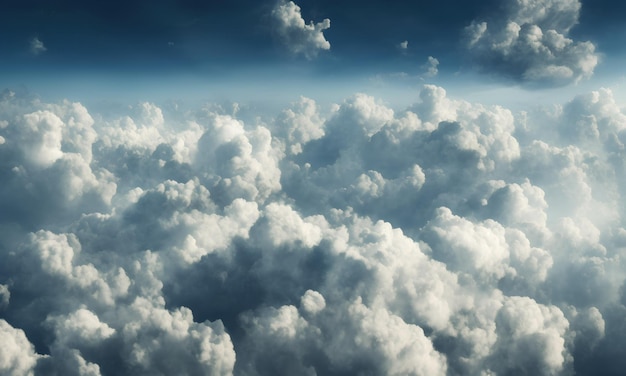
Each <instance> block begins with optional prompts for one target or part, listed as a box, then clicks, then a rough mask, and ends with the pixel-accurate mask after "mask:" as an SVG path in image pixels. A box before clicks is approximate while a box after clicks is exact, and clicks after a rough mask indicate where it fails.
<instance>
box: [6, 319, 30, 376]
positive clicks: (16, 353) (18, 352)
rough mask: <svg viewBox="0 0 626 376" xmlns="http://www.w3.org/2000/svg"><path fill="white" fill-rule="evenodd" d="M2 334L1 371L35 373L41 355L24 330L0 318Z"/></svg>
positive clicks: (12, 373)
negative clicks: (36, 351) (37, 352)
mask: <svg viewBox="0 0 626 376" xmlns="http://www.w3.org/2000/svg"><path fill="white" fill-rule="evenodd" d="M0 336H1V337H2V346H0V372H1V373H2V374H6V375H34V374H35V373H34V368H35V364H36V363H37V359H38V358H39V357H40V355H38V354H36V353H35V348H34V346H33V345H32V344H31V343H30V342H29V341H28V338H26V335H25V334H24V331H23V330H21V329H17V328H14V327H12V326H11V325H10V324H9V323H8V322H6V321H5V320H3V319H0Z"/></svg>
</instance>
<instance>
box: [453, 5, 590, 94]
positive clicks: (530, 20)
mask: <svg viewBox="0 0 626 376" xmlns="http://www.w3.org/2000/svg"><path fill="white" fill-rule="evenodd" d="M580 9H581V4H580V1H579V0H539V1H526V0H508V1H506V2H504V4H502V9H501V10H500V12H501V14H498V16H497V17H493V19H490V20H488V21H483V20H474V21H473V22H472V23H471V24H470V25H469V26H467V27H466V28H465V34H466V35H465V36H466V47H467V48H468V49H469V51H470V52H471V53H472V54H473V55H474V58H475V60H476V62H477V63H478V64H479V67H480V69H481V70H484V71H485V72H490V73H497V74H501V75H504V76H507V77H510V78H513V79H515V80H519V81H522V82H528V83H533V84H550V85H553V84H555V85H563V84H568V83H572V82H578V81H579V80H581V79H583V78H589V77H590V76H591V75H592V74H593V70H594V68H595V67H596V65H597V64H598V60H599V57H598V54H597V53H596V46H595V45H594V44H593V43H592V42H588V41H576V40H573V39H572V38H570V37H569V32H570V30H571V29H572V28H573V27H574V26H575V25H576V24H577V23H578V18H579V15H580Z"/></svg>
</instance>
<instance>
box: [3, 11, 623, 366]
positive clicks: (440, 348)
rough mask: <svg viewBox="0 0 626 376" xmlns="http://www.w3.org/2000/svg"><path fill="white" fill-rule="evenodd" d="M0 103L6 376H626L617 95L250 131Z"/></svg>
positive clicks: (424, 98) (373, 114)
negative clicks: (610, 369)
mask: <svg viewBox="0 0 626 376" xmlns="http://www.w3.org/2000/svg"><path fill="white" fill-rule="evenodd" d="M529 4H530V3H529ZM533 4H535V3H533ZM529 6H530V5H529ZM524 9H526V10H527V12H526V13H524V14H527V15H526V16H524V17H530V18H532V19H538V17H539V16H538V15H537V14H540V13H541V12H539V11H536V10H533V11H532V12H531V10H532V9H535V8H529V7H528V6H527V7H525V8H524ZM567 9H569V8H567ZM567 9H565V10H567ZM575 11H576V10H575V7H574V8H571V12H575ZM518 13H520V14H522V12H521V11H519V12H518ZM541 14H543V13H541ZM550 14H551V13H549V12H548V13H546V15H542V16H541V17H546V18H545V19H546V21H545V22H547V23H549V24H551V25H556V26H555V27H557V26H558V27H563V26H560V25H562V23H563V22H565V21H563V20H562V19H561V18H559V17H558V16H557V14H560V13H558V12H557V13H554V14H552V15H550ZM565 14H567V12H565ZM520 17H522V16H520ZM0 108H2V109H3V111H1V112H0V137H1V140H2V143H0V178H1V179H2V182H3V184H2V185H1V186H0V212H2V213H3V214H4V215H2V216H0V235H1V236H0V337H1V338H2V339H3V346H1V347H0V374H3V375H4V374H9V375H13V374H15V375H31V374H46V375H47V374H51V375H55V374H57V375H60V374H63V375H65V374H86V375H99V374H102V375H106V374H115V375H154V374H180V375H204V374H210V375H233V374H236V375H277V374H298V375H299V374H303V375H315V374H330V375H332V374H359V373H361V374H366V373H372V374H389V375H407V374H409V375H449V374H464V375H465V374H468V375H488V374H533V375H567V374H572V373H578V374H590V373H592V372H590V371H589V370H595V369H596V368H597V367H596V366H597V364H600V363H602V364H614V365H615V367H616V368H619V369H621V366H623V365H624V361H623V359H625V358H626V357H624V355H625V354H624V350H623V349H624V348H626V347H625V346H624V338H626V335H624V334H625V333H624V330H623V328H624V327H626V325H625V321H624V320H625V319H624V318H625V317H626V306H625V303H626V299H625V298H624V281H625V280H626V271H625V269H624V268H623V265H622V261H621V260H623V258H624V256H625V255H626V253H625V252H626V251H625V249H626V230H624V228H625V223H624V219H623V218H624V216H625V215H626V207H625V206H624V204H623V203H624V197H623V196H624V192H626V178H625V177H626V167H625V164H624V162H623V161H624V160H626V155H625V150H626V148H625V147H624V144H625V143H626V115H625V114H624V111H623V109H621V108H620V107H619V105H618V103H617V101H616V99H615V98H614V97H613V94H612V92H611V91H610V90H607V89H602V90H598V91H594V92H591V93H589V94H585V95H581V96H577V97H575V98H573V99H572V100H571V101H570V102H567V103H565V104H563V105H558V106H556V107H553V108H551V110H550V111H549V112H547V111H545V110H532V111H528V112H525V113H516V112H514V111H511V110H509V109H506V108H503V107H500V106H486V105H482V104H478V103H471V102H467V101H464V100H459V99H452V98H449V97H448V95H447V93H446V91H445V90H444V89H443V88H441V87H437V86H433V85H426V86H424V87H423V88H422V89H421V91H420V93H419V95H417V96H416V100H415V103H414V104H413V105H411V106H409V107H408V108H406V109H404V110H399V109H395V110H394V109H391V108H390V107H389V106H388V105H387V104H385V103H384V102H382V101H381V100H379V99H376V98H374V97H371V96H369V95H366V94H355V95H353V96H351V97H349V98H347V99H345V100H344V101H343V102H341V103H339V104H336V105H334V106H332V107H331V108H330V109H328V110H327V111H324V108H323V106H320V105H318V104H317V103H316V102H315V101H314V100H313V99H310V98H300V99H299V100H297V101H296V102H295V103H293V104H291V105H290V106H289V107H288V108H286V109H284V110H283V111H281V112H280V113H278V114H277V115H276V117H272V118H258V119H257V120H256V121H255V122H254V123H248V122H245V121H243V120H241V119H239V118H238V117H237V116H236V115H224V114H220V113H214V112H211V111H209V110H206V109H204V110H201V111H197V112H192V111H180V110H177V109H175V108H169V109H168V108H167V107H163V108H161V107H159V106H158V105H156V104H154V103H140V104H138V105H133V106H129V107H128V110H127V113H124V114H120V115H119V116H118V117H112V116H98V115H97V114H93V115H92V114H91V113H90V111H89V110H88V109H87V108H86V107H84V106H82V105H81V104H79V103H71V102H67V101H63V102H60V103H56V104H47V103H42V102H40V101H28V100H20V98H19V95H7V96H4V97H2V99H1V100H0ZM109 115H110V114H109ZM107 119H108V120H107ZM5 213H6V214H5Z"/></svg>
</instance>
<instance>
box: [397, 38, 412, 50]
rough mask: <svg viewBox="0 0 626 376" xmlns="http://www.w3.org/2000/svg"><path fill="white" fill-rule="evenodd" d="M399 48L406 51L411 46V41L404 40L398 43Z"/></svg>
mask: <svg viewBox="0 0 626 376" xmlns="http://www.w3.org/2000/svg"><path fill="white" fill-rule="evenodd" d="M398 48H399V49H400V50H403V51H406V50H407V49H408V48H409V41H408V40H405V41H403V42H400V43H398Z"/></svg>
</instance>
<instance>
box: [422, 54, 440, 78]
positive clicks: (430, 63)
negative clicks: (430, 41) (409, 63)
mask: <svg viewBox="0 0 626 376" xmlns="http://www.w3.org/2000/svg"><path fill="white" fill-rule="evenodd" d="M438 66H439V60H437V59H436V58H434V57H432V56H429V57H428V60H427V61H426V63H425V64H424V65H422V68H423V69H424V71H425V72H424V77H435V76H436V75H437V74H438V73H439V68H437V67H438Z"/></svg>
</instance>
